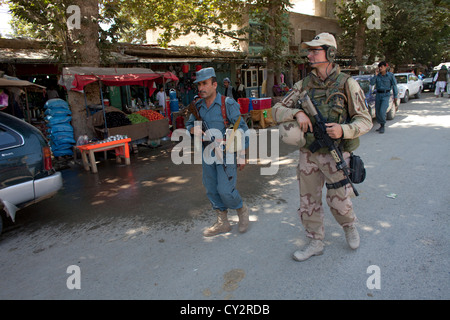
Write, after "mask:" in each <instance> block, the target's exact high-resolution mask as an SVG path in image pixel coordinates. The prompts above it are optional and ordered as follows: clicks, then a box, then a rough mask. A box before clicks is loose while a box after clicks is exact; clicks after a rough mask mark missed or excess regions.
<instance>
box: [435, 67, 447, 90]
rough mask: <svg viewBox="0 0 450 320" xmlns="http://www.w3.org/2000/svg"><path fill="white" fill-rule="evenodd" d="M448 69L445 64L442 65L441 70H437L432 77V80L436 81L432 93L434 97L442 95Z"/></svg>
mask: <svg viewBox="0 0 450 320" xmlns="http://www.w3.org/2000/svg"><path fill="white" fill-rule="evenodd" d="M447 78H448V70H447V66H445V65H442V67H441V70H439V71H438V72H437V73H436V75H435V76H434V78H433V82H435V83H436V89H435V90H434V95H435V96H436V98H439V95H440V96H441V97H443V96H444V92H445V90H446V86H447Z"/></svg>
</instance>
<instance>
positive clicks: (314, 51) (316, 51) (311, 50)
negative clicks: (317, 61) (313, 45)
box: [308, 49, 325, 55]
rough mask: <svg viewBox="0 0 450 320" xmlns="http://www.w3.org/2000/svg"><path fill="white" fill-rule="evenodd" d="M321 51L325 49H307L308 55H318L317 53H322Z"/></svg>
mask: <svg viewBox="0 0 450 320" xmlns="http://www.w3.org/2000/svg"><path fill="white" fill-rule="evenodd" d="M322 50H325V49H308V54H310V53H312V54H314V55H318V54H319V51H322Z"/></svg>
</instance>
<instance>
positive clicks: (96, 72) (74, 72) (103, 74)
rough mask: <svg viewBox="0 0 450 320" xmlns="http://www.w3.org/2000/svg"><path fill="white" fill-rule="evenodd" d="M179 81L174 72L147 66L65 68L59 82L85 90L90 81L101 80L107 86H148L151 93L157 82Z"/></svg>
mask: <svg viewBox="0 0 450 320" xmlns="http://www.w3.org/2000/svg"><path fill="white" fill-rule="evenodd" d="M169 80H173V81H177V80H178V78H177V77H176V76H175V75H174V74H172V73H170V74H169V73H168V72H166V73H161V72H154V71H152V70H151V69H146V68H90V67H66V68H63V70H62V74H61V77H60V79H59V84H60V85H62V86H64V87H65V88H66V89H67V90H73V91H83V88H84V87H85V86H86V85H88V84H89V83H92V82H96V81H101V82H102V83H103V84H104V85H107V86H127V85H140V86H143V87H148V89H149V93H150V95H151V94H152V93H153V92H154V91H155V89H156V88H155V85H154V83H155V82H163V81H166V82H167V81H169Z"/></svg>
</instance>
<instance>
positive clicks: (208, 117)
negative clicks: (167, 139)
mask: <svg viewBox="0 0 450 320" xmlns="http://www.w3.org/2000/svg"><path fill="white" fill-rule="evenodd" d="M221 105H222V95H221V94H220V93H217V96H216V99H214V102H213V103H212V104H211V106H210V107H209V108H207V107H206V102H205V99H200V100H199V101H197V103H196V105H195V107H196V108H197V109H198V113H199V115H200V117H201V118H202V121H205V122H206V123H207V125H208V127H209V129H218V130H220V132H222V135H223V137H224V138H225V134H226V129H227V128H225V124H224V122H223V116H222V108H221ZM225 105H226V113H227V119H228V121H229V122H230V124H234V123H236V121H237V120H238V118H239V116H240V115H241V111H240V105H239V103H237V102H236V100H234V99H232V98H226V100H225ZM195 121H197V120H196V119H195V116H194V115H193V114H191V115H190V117H189V119H188V121H187V122H186V129H187V130H188V131H189V132H190V130H191V128H193V127H194V122H195ZM238 129H242V130H243V132H244V133H245V132H247V130H248V126H247V124H246V123H245V121H244V119H243V118H241V121H240V122H239V127H238ZM248 143H249V138H248V135H246V136H245V149H247V148H248Z"/></svg>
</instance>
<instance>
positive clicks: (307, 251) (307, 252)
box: [292, 239, 323, 261]
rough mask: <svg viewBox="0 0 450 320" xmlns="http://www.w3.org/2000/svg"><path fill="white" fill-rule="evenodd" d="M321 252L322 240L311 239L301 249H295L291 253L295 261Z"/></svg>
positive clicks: (303, 259)
mask: <svg viewBox="0 0 450 320" xmlns="http://www.w3.org/2000/svg"><path fill="white" fill-rule="evenodd" d="M322 253H323V241H322V240H315V239H312V240H311V242H310V243H309V244H308V246H306V247H305V248H303V250H297V251H295V252H294V254H293V255H292V259H294V260H295V261H305V260H306V259H308V258H310V257H312V256H320V255H321V254H322Z"/></svg>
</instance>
